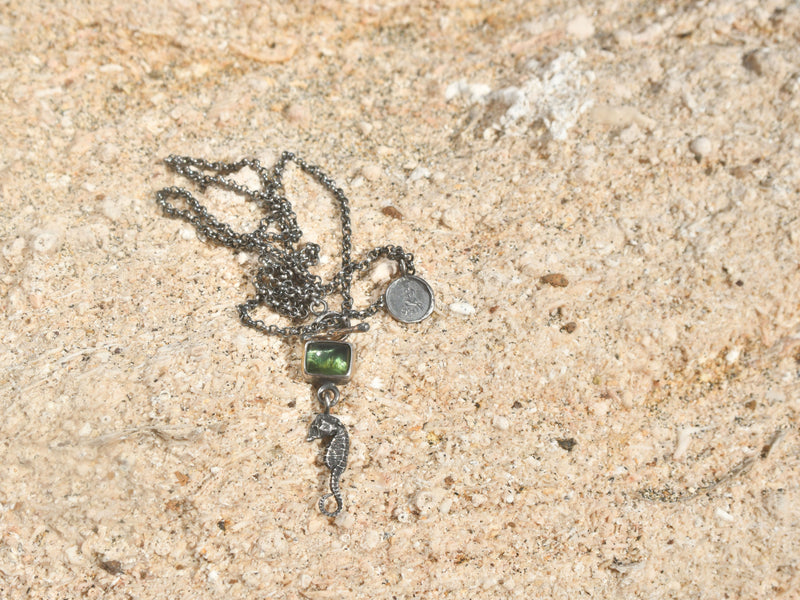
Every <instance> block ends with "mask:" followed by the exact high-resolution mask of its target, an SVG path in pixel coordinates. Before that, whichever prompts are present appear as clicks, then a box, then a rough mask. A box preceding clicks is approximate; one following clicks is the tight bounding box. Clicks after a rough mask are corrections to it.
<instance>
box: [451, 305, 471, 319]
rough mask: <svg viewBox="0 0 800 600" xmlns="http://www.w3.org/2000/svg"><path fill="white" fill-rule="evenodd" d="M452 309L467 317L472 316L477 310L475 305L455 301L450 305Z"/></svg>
mask: <svg viewBox="0 0 800 600" xmlns="http://www.w3.org/2000/svg"><path fill="white" fill-rule="evenodd" d="M450 310H451V311H453V312H454V313H456V314H457V315H464V316H465V317H470V316H472V315H474V314H475V312H476V311H475V307H474V306H472V305H471V304H469V303H467V302H453V303H452V304H451V305H450Z"/></svg>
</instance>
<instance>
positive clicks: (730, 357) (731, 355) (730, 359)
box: [725, 348, 741, 365]
mask: <svg viewBox="0 0 800 600" xmlns="http://www.w3.org/2000/svg"><path fill="white" fill-rule="evenodd" d="M740 352H741V351H740V350H739V348H733V349H732V350H731V351H730V352H728V353H727V354H726V355H725V362H727V363H728V364H729V365H732V364H733V363H735V362H736V361H737V360H739V354H740Z"/></svg>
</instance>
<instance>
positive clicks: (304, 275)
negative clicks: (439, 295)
mask: <svg viewBox="0 0 800 600" xmlns="http://www.w3.org/2000/svg"><path fill="white" fill-rule="evenodd" d="M290 161H291V162H294V163H295V164H296V165H297V166H298V167H300V168H301V169H302V170H303V171H304V172H305V173H307V174H308V175H310V176H311V177H312V178H314V179H315V180H316V181H317V182H319V183H320V184H321V185H322V186H323V187H324V188H325V189H326V190H327V191H328V192H330V193H331V195H332V196H333V197H334V198H335V200H336V203H337V205H338V208H339V214H340V217H341V229H342V267H341V269H340V270H339V272H338V273H336V275H334V276H333V278H332V280H331V281H330V282H328V283H323V281H322V279H321V278H320V277H319V276H318V275H314V274H313V273H311V272H310V271H309V267H311V266H314V265H316V264H317V263H318V262H319V252H320V247H319V245H317V244H314V243H307V244H304V245H298V242H299V241H300V238H301V237H302V236H303V232H302V231H301V230H300V228H299V226H298V225H297V215H296V214H295V213H294V211H293V210H292V205H291V203H290V202H289V201H288V200H287V199H286V196H285V192H284V189H283V173H284V170H285V168H286V165H287V164H288V163H289V162H290ZM164 162H165V163H166V164H167V166H168V167H169V168H170V169H172V170H173V171H175V172H176V173H178V174H179V175H182V176H184V177H186V178H187V179H189V180H191V181H193V182H194V183H195V184H196V185H197V187H198V189H199V191H200V192H201V193H202V192H205V190H206V189H207V188H209V187H218V188H220V189H223V190H227V191H231V192H234V193H236V194H238V195H240V196H244V197H245V198H247V199H248V200H250V201H252V202H254V203H255V204H256V206H258V208H259V209H261V210H262V211H263V212H264V216H263V217H262V218H261V220H260V221H259V224H258V227H256V229H255V230H254V231H252V232H250V233H240V232H237V231H234V230H233V229H232V228H231V226H230V225H228V224H227V223H221V222H220V221H219V220H218V219H217V218H216V217H214V215H212V214H211V213H209V212H208V209H206V207H205V206H203V205H202V204H200V202H198V200H197V199H196V198H195V197H194V196H193V195H192V194H191V192H189V191H188V190H186V189H185V188H181V187H166V188H164V189H162V190H159V191H158V192H157V193H156V201H157V202H158V204H159V205H160V206H161V208H162V209H163V211H164V213H165V214H166V215H167V216H170V217H177V218H180V219H183V220H184V221H187V222H189V223H191V224H192V225H194V227H195V229H197V233H198V234H199V235H200V236H202V237H204V238H205V239H207V240H209V241H211V242H213V243H215V244H219V245H221V246H227V247H228V248H233V249H234V250H242V251H246V252H253V253H255V254H257V255H258V262H259V268H258V271H257V272H256V274H255V277H254V279H253V285H254V286H255V289H256V295H255V296H254V297H252V298H249V299H247V301H245V302H244V304H240V305H239V306H238V309H239V317H240V318H241V320H242V323H244V324H245V325H247V326H248V327H253V328H254V329H257V330H259V331H261V332H263V333H266V334H269V335H276V336H281V337H286V338H291V337H302V338H304V339H308V338H312V337H323V336H326V335H331V336H336V335H344V334H346V333H349V332H351V331H366V330H367V329H369V326H368V325H367V324H366V323H363V322H362V323H359V324H358V325H357V326H355V327H353V326H352V325H351V320H357V321H364V320H365V319H367V318H369V317H371V316H372V315H374V314H375V313H376V312H378V310H380V309H381V308H383V306H384V302H385V300H384V298H383V296H381V298H379V299H378V300H376V301H375V302H373V303H372V304H370V305H369V306H367V307H366V308H364V309H362V310H355V309H354V308H353V297H352V295H351V294H350V288H351V285H352V281H353V276H354V274H355V273H356V272H364V271H366V270H367V269H369V268H370V266H371V265H372V264H373V263H374V262H375V261H376V260H378V259H379V258H387V259H389V260H393V261H396V262H397V263H398V264H399V266H400V269H401V270H402V271H403V272H405V273H408V274H409V275H413V274H414V257H413V255H412V254H409V253H406V252H405V251H404V250H403V249H402V248H401V247H399V246H380V247H378V248H374V249H373V250H370V251H369V252H368V253H367V255H366V257H365V258H364V259H363V260H360V261H353V260H352V257H351V254H352V231H351V227H350V206H349V204H350V203H349V200H348V199H347V196H345V194H344V192H343V191H342V190H341V188H339V187H338V186H337V185H336V183H335V182H334V181H333V180H332V179H331V178H330V177H329V176H328V175H326V174H325V173H324V172H323V171H322V170H321V169H320V168H319V167H317V166H315V165H311V164H309V163H307V162H306V161H304V160H303V159H302V158H299V157H297V156H295V155H294V154H293V153H291V152H284V153H283V154H281V157H280V159H279V160H278V162H277V163H276V164H275V166H274V167H273V168H272V170H271V171H269V170H268V169H266V168H265V167H263V166H261V163H260V162H259V161H258V160H257V159H254V158H249V159H247V158H246V159H242V160H240V161H238V162H234V163H224V162H211V161H207V160H204V159H201V158H191V157H188V156H175V155H171V156H169V157H168V158H167V159H166V160H165V161H164ZM244 167H249V168H250V169H252V170H253V171H254V172H255V173H257V174H258V177H259V179H260V182H261V189H259V190H251V189H249V188H247V187H245V186H243V185H241V184H240V183H237V182H236V181H234V180H233V179H230V178H229V177H227V176H228V175H231V174H232V173H236V172H237V171H239V170H241V169H243V168H244ZM173 199H180V200H182V201H183V202H184V203H185V205H186V208H178V207H176V206H175V205H174V204H172V202H171V201H172V200H173ZM335 293H339V294H340V295H341V297H342V303H341V308H340V310H339V311H338V312H337V311H331V310H328V304H327V302H326V300H325V298H326V297H328V296H330V295H331V294H335ZM261 304H263V305H266V306H268V307H270V308H271V309H272V310H274V311H275V312H277V313H278V314H280V315H283V316H285V317H289V318H291V319H292V320H293V321H294V322H295V323H298V324H297V325H294V326H291V327H279V326H277V325H267V324H266V323H264V321H262V320H261V319H255V318H253V316H252V315H251V311H253V310H254V309H255V308H256V307H258V306H259V305H261ZM312 315H313V316H314V317H315V320H314V321H313V322H312V323H309V324H300V323H302V322H303V321H305V320H306V319H308V318H309V317H310V316H312Z"/></svg>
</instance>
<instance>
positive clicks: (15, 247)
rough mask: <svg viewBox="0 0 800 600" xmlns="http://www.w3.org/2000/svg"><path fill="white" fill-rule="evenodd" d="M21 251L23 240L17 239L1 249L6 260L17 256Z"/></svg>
mask: <svg viewBox="0 0 800 600" xmlns="http://www.w3.org/2000/svg"><path fill="white" fill-rule="evenodd" d="M23 250H25V238H24V237H18V238H16V239H15V240H14V241H13V242H11V243H10V244H8V245H7V246H6V247H5V248H4V249H3V255H4V256H5V257H6V258H10V257H12V256H19V255H20V254H22V251H23Z"/></svg>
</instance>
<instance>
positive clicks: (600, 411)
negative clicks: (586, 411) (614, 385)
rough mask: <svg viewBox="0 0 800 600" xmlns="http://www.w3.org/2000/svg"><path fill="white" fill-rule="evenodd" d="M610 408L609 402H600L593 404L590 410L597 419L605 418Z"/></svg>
mask: <svg viewBox="0 0 800 600" xmlns="http://www.w3.org/2000/svg"><path fill="white" fill-rule="evenodd" d="M610 408H611V406H610V405H609V403H608V401H607V400H598V401H597V402H594V403H593V404H592V406H591V409H590V410H591V411H592V414H593V415H594V416H595V417H605V416H606V415H607V414H608V411H609V409H610Z"/></svg>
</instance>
